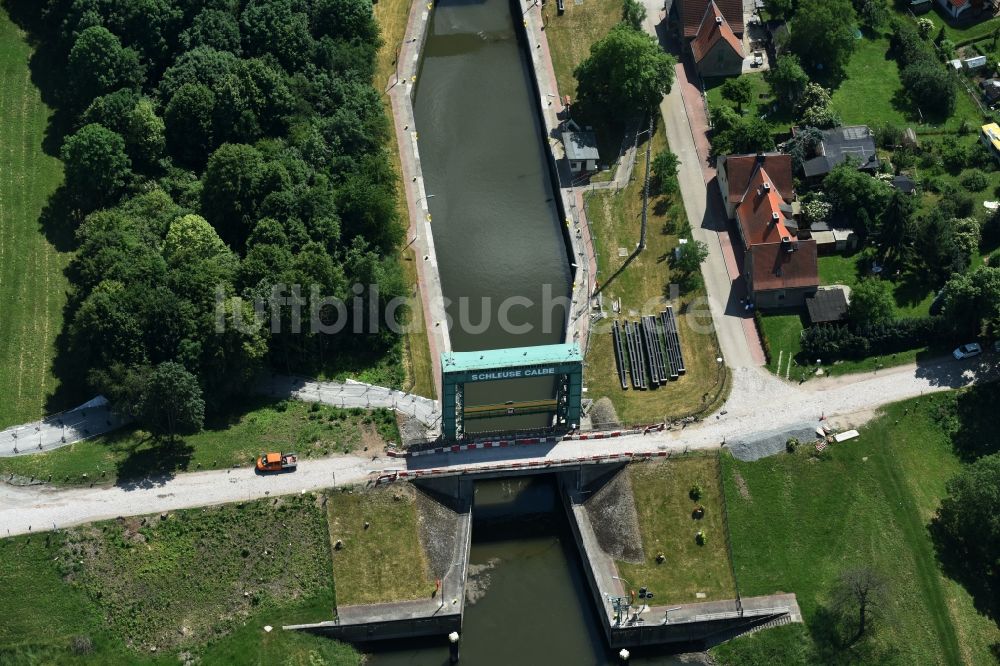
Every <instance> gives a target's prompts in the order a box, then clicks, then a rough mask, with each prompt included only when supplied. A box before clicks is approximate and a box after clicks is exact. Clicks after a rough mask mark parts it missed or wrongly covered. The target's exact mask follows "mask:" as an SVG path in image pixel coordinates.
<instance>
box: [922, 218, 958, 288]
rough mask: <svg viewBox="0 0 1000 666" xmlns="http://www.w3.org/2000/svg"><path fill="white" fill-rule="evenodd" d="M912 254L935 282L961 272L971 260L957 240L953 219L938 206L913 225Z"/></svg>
mask: <svg viewBox="0 0 1000 666" xmlns="http://www.w3.org/2000/svg"><path fill="white" fill-rule="evenodd" d="M916 254H917V256H918V257H920V259H921V260H922V262H923V265H924V268H925V269H926V273H927V275H928V277H929V278H930V279H931V281H932V282H934V283H936V284H944V283H945V282H946V281H947V280H948V279H949V278H950V277H951V276H952V275H954V274H956V273H962V272H964V271H965V269H966V268H968V267H969V263H970V262H971V260H972V256H971V252H970V251H969V250H968V247H967V245H963V243H961V242H960V239H959V235H958V233H957V229H956V227H955V224H954V220H953V219H952V218H951V217H949V216H948V215H946V214H945V212H944V211H942V210H941V209H940V208H937V209H935V210H933V211H931V213H930V215H928V216H927V217H926V218H924V220H923V222H922V223H921V224H920V225H919V227H918V228H917V235H916Z"/></svg>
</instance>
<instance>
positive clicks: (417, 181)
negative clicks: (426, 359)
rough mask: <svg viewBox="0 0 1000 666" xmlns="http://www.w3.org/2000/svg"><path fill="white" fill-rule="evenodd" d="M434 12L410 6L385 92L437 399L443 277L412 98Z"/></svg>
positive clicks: (443, 335)
mask: <svg viewBox="0 0 1000 666" xmlns="http://www.w3.org/2000/svg"><path fill="white" fill-rule="evenodd" d="M433 9H434V6H433V3H431V2H424V1H423V0H414V2H413V4H412V5H411V7H410V15H409V19H408V22H407V25H406V34H405V35H404V37H403V42H402V44H401V45H400V49H399V55H398V57H397V60H396V73H397V79H396V82H395V83H394V84H392V86H391V87H390V88H389V91H388V94H389V99H390V102H391V104H392V115H393V128H394V131H395V132H396V143H397V144H398V146H399V157H400V165H401V171H402V173H401V176H402V179H403V188H404V190H405V194H406V203H407V213H408V216H409V222H410V224H409V232H408V236H409V238H408V242H409V243H410V244H411V247H412V248H413V254H414V261H416V263H417V288H418V289H419V290H420V300H421V306H422V308H423V313H422V314H423V320H424V326H425V327H426V328H427V341H428V345H429V346H430V355H431V361H432V363H433V367H434V383H435V387H436V390H437V395H441V354H444V353H448V352H450V351H451V340H450V336H449V333H448V326H447V321H448V318H447V315H446V314H445V308H444V295H443V294H442V292H441V276H440V273H439V271H438V258H437V251H436V249H435V247H434V235H433V234H432V233H431V215H430V211H429V208H428V205H427V192H426V191H425V190H424V175H423V169H422V167H421V164H420V149H419V148H418V145H417V140H418V136H419V135H418V133H417V126H416V122H415V120H414V114H413V100H414V97H415V96H416V82H417V73H418V72H419V70H420V57H421V53H422V52H423V48H424V43H425V42H426V41H427V33H428V29H429V27H430V20H431V15H432V12H433Z"/></svg>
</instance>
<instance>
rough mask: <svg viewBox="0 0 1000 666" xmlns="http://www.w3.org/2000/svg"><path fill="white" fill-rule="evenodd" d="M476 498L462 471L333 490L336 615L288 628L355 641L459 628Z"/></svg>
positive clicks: (330, 510) (329, 508) (331, 518)
mask: <svg viewBox="0 0 1000 666" xmlns="http://www.w3.org/2000/svg"><path fill="white" fill-rule="evenodd" d="M471 505H472V483H471V482H469V481H464V480H462V479H460V478H459V477H455V478H453V479H448V480H437V481H427V482H426V483H422V484H420V485H418V484H417V483H400V484H393V485H391V486H381V487H376V488H374V489H372V488H365V489H362V488H357V489H353V490H350V491H347V492H340V493H335V494H332V495H331V496H330V499H329V502H328V504H327V513H328V524H329V527H330V543H331V550H332V553H333V569H334V577H335V579H336V581H337V607H336V610H335V617H334V619H332V620H327V621H321V622H314V623H310V624H299V625H289V626H286V627H284V628H285V629H291V630H299V631H307V632H310V633H315V634H321V635H325V636H329V637H331V638H336V639H339V640H344V641H349V642H354V643H364V642H370V641H382V640H393V639H404V638H405V639H412V638H417V637H421V636H441V635H445V634H448V633H450V632H452V631H460V630H461V627H462V615H463V612H464V609H465V598H466V593H465V586H466V579H467V573H468V562H469V549H470V547H471V537H472V522H471V521H472V513H471Z"/></svg>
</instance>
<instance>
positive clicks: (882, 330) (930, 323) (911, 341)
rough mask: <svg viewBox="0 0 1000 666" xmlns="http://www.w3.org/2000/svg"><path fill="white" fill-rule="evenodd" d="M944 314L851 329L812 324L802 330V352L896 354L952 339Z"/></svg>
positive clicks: (832, 357) (831, 357) (844, 355)
mask: <svg viewBox="0 0 1000 666" xmlns="http://www.w3.org/2000/svg"><path fill="white" fill-rule="evenodd" d="M951 337H952V336H951V331H950V328H949V326H948V324H947V322H946V321H945V320H944V318H943V317H923V318H915V319H897V320H895V321H892V322H886V323H882V324H876V325H872V326H862V327H859V328H857V329H854V330H852V329H851V328H850V327H848V326H846V325H825V324H821V325H819V326H813V327H811V328H808V329H806V330H805V332H804V333H803V334H802V352H803V353H804V354H805V355H806V356H807V357H808V358H824V359H828V360H829V361H833V360H838V359H845V358H849V359H859V358H865V357H867V356H871V355H873V354H895V353H896V352H901V351H906V350H908V349H915V348H917V347H922V346H924V345H928V344H935V343H943V342H947V341H951Z"/></svg>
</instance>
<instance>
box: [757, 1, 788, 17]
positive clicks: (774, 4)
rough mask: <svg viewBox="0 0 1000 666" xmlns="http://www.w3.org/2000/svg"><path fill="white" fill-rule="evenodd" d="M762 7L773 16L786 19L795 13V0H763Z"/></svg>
mask: <svg viewBox="0 0 1000 666" xmlns="http://www.w3.org/2000/svg"><path fill="white" fill-rule="evenodd" d="M764 9H765V10H766V11H767V13H768V14H770V15H771V16H773V17H774V18H776V19H783V20H785V21H787V20H788V19H790V18H792V15H793V14H794V13H795V0H764Z"/></svg>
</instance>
